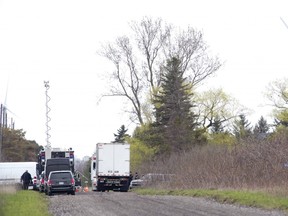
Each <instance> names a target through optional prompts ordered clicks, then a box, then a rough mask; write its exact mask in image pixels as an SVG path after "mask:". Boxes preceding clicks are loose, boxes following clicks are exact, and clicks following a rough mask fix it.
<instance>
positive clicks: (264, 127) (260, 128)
mask: <svg viewBox="0 0 288 216" xmlns="http://www.w3.org/2000/svg"><path fill="white" fill-rule="evenodd" d="M268 131H269V126H268V124H267V121H266V120H265V119H264V117H263V116H261V117H260V119H259V121H258V123H257V124H256V125H255V127H254V130H253V132H254V134H266V133H267V132H268Z"/></svg>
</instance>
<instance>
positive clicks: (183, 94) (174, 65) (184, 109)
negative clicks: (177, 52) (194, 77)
mask: <svg viewBox="0 0 288 216" xmlns="http://www.w3.org/2000/svg"><path fill="white" fill-rule="evenodd" d="M191 97H192V94H191V86H190V85H189V83H188V82H187V80H186V79H185V78H183V71H182V70H181V62H180V60H179V59H177V58H172V59H171V60H169V61H168V62H167V65H166V67H165V68H164V73H163V75H162V77H161V88H160V91H159V93H158V94H157V95H154V100H153V102H154V106H155V117H156V121H155V123H154V128H156V131H157V133H158V141H160V142H162V143H161V145H162V148H163V147H164V148H166V150H168V151H170V150H172V149H174V150H182V149H184V148H185V147H187V146H188V145H189V144H190V143H191V141H192V137H193V129H194V128H195V125H196V124H195V122H194V119H195V115H194V114H193V112H191V109H192V107H193V104H192V103H191Z"/></svg>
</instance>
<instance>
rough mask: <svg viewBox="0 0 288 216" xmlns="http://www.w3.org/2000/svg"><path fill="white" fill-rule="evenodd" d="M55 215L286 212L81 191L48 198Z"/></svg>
mask: <svg viewBox="0 0 288 216" xmlns="http://www.w3.org/2000/svg"><path fill="white" fill-rule="evenodd" d="M48 200H49V212H50V213H51V214H52V215H53V216H82V215H83V216H94V215H95V216H96V215H99V216H130V215H131V216H147V215H149V216H154V215H155V216H164V215H165V216H184V215H187V216H208V215H209V216H210V215H213V216H234V215H235V216H258V215H259V216H268V215H269V216H280V215H285V214H284V213H281V212H277V211H264V210H259V209H255V208H245V207H240V206H234V205H227V204H219V203H217V202H214V201H212V200H207V199H203V198H193V197H182V196H142V195H137V194H135V193H133V192H128V193H123V192H92V191H91V192H86V193H84V192H80V193H76V195H75V196H72V195H53V196H51V197H48Z"/></svg>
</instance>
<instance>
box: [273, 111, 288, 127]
mask: <svg viewBox="0 0 288 216" xmlns="http://www.w3.org/2000/svg"><path fill="white" fill-rule="evenodd" d="M274 116H275V122H276V126H281V125H282V126H285V127H288V109H282V110H278V111H275V112H274Z"/></svg>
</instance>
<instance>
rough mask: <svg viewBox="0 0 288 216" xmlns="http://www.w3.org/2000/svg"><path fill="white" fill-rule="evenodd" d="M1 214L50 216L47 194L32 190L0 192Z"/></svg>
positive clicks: (4, 215) (8, 215) (6, 215)
mask: <svg viewBox="0 0 288 216" xmlns="http://www.w3.org/2000/svg"><path fill="white" fill-rule="evenodd" d="M0 215H3V216H14V215H15V216H16V215H17V216H18V215H21V216H32V215H33V216H50V214H49V213H48V201H47V200H46V199H45V196H44V195H43V194H40V193H38V192H36V191H30V190H28V191H24V190H18V191H16V192H15V193H3V192H2V193H0Z"/></svg>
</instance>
